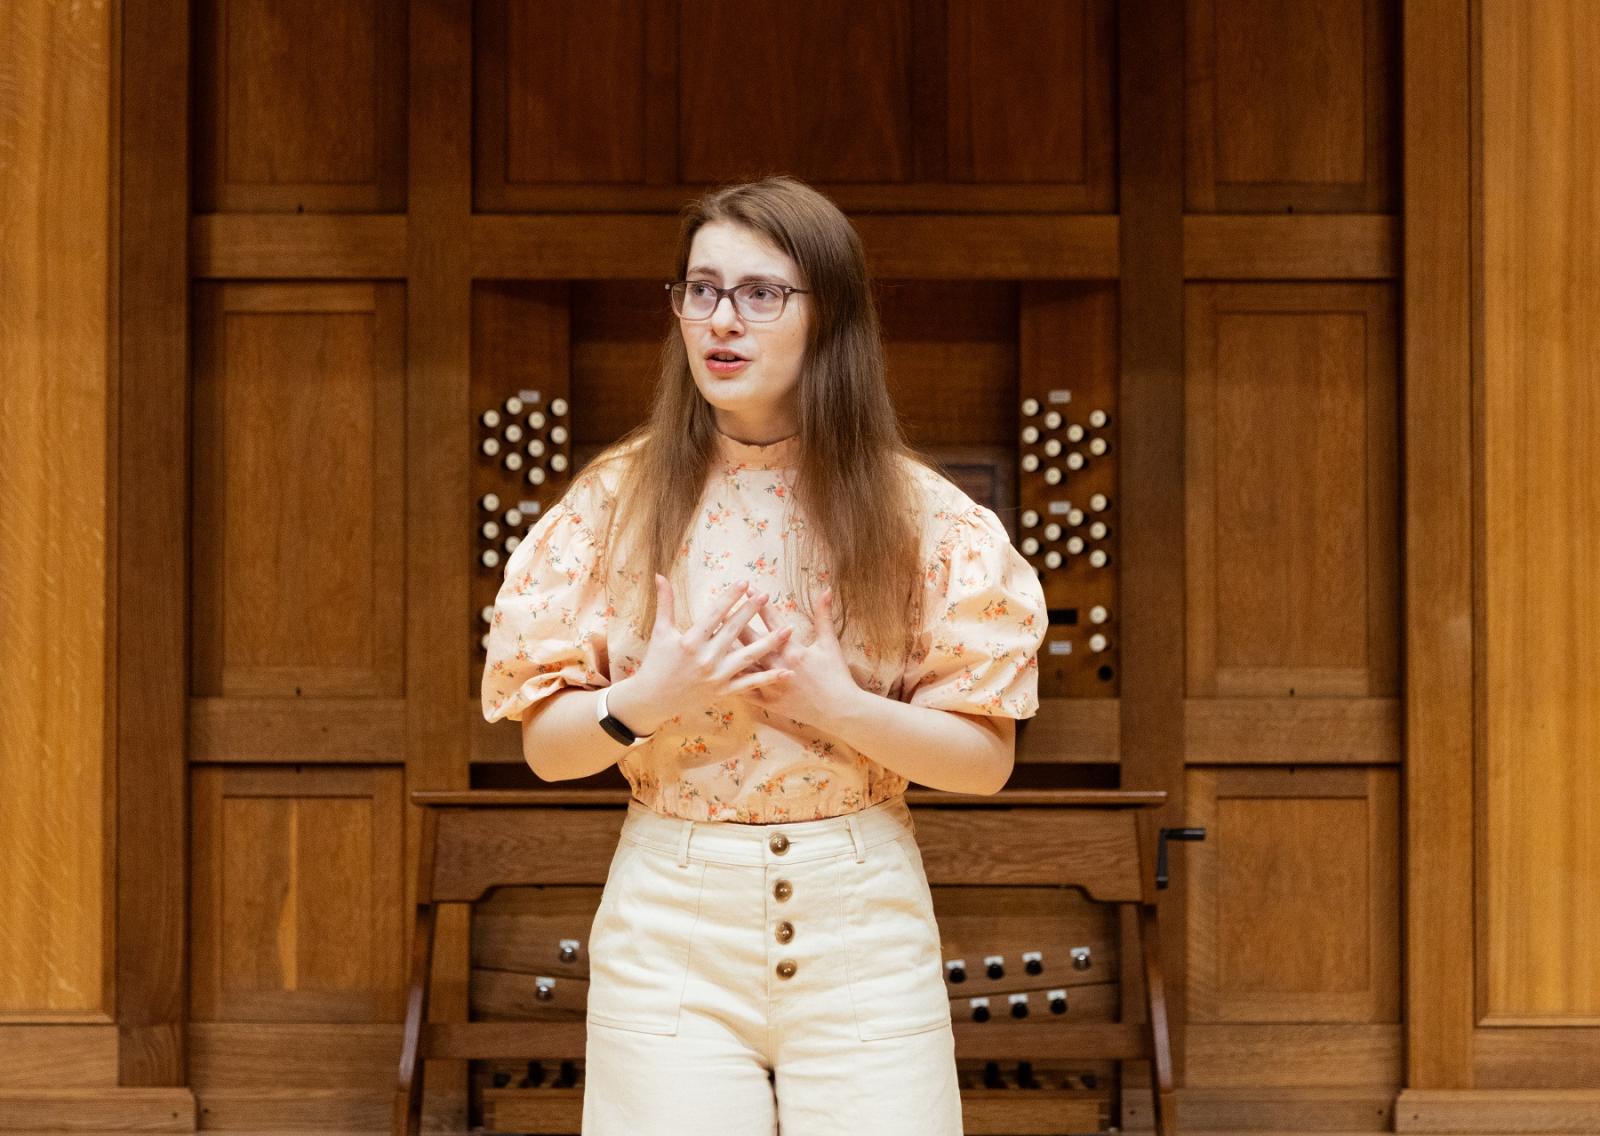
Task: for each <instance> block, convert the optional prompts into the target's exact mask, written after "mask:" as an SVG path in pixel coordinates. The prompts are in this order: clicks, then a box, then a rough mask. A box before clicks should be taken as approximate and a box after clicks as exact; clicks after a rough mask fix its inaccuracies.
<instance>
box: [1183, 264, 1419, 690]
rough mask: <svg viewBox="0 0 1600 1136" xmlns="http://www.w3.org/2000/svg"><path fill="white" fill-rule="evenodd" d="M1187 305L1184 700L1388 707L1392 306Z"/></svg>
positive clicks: (1301, 298) (1393, 493)
mask: <svg viewBox="0 0 1600 1136" xmlns="http://www.w3.org/2000/svg"><path fill="white" fill-rule="evenodd" d="M1188 297H1189V300H1188V306H1187V324H1188V332H1187V339H1188V351H1187V366H1188V370H1189V381H1188V388H1187V406H1188V414H1187V418H1186V424H1185V425H1186V431H1187V439H1188V446H1187V450H1186V463H1187V470H1188V518H1187V539H1188V560H1189V587H1188V606H1187V616H1188V693H1189V695H1190V696H1191V697H1195V698H1199V697H1221V698H1237V697H1257V698H1262V697H1273V698H1287V697H1294V696H1299V697H1318V696H1325V697H1346V698H1351V697H1353V698H1367V697H1384V696H1388V695H1392V694H1395V693H1396V692H1397V685H1398V681H1399V674H1398V670H1399V634H1398V630H1399V619H1398V606H1399V565H1398V563H1397V560H1398V556H1399V549H1398V544H1399V539H1400V534H1399V522H1398V516H1397V505H1396V501H1397V499H1398V497H1399V478H1398V469H1399V457H1398V452H1397V451H1398V444H1399V439H1398V436H1397V435H1398V427H1397V423H1396V409H1395V406H1396V401H1397V398H1398V386H1399V384H1398V382H1397V381H1396V377H1395V364H1396V354H1397V345H1396V342H1395V338H1396V337H1395V328H1394V313H1393V303H1394V297H1393V295H1392V294H1391V293H1390V291H1389V290H1388V289H1386V288H1384V287H1383V286H1381V285H1358V284H1344V285H1339V284H1217V285H1198V284H1196V285H1190V286H1189V293H1188Z"/></svg>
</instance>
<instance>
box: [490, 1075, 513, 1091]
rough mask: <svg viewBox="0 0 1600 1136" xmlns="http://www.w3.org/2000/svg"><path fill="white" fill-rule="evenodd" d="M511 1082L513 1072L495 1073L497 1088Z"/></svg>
mask: <svg viewBox="0 0 1600 1136" xmlns="http://www.w3.org/2000/svg"><path fill="white" fill-rule="evenodd" d="M510 1083H511V1074H510V1073H496V1074H495V1075H494V1087H495V1088H497V1089H503V1088H505V1087H506V1086H507V1085H509V1084H510Z"/></svg>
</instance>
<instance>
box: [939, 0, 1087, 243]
mask: <svg viewBox="0 0 1600 1136" xmlns="http://www.w3.org/2000/svg"><path fill="white" fill-rule="evenodd" d="M947 2H948V13H949V24H948V27H949V34H948V41H947V48H946V50H947V52H948V56H949V80H948V92H949V113H948V123H949V125H948V136H949V142H948V151H947V152H948V155H949V165H948V169H949V178H950V180H951V181H953V182H987V183H994V184H1039V185H1051V186H1054V187H1056V188H1057V196H1058V200H1057V201H1056V203H1055V205H1056V208H1059V209H1063V210H1083V211H1095V212H1106V211H1110V210H1113V209H1115V208H1116V161H1115V159H1116V122H1115V112H1114V109H1113V108H1114V102H1115V100H1114V98H1113V91H1114V88H1115V78H1114V74H1115V72H1114V66H1115V52H1116V7H1115V5H1113V4H1111V3H1109V2H1107V0H1068V2H1062V0H1024V2H1018V3H1008V4H1004V5H996V4H984V3H981V2H979V0H947ZM920 114H921V111H920V109H919V116H920Z"/></svg>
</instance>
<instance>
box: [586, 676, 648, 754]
mask: <svg viewBox="0 0 1600 1136" xmlns="http://www.w3.org/2000/svg"><path fill="white" fill-rule="evenodd" d="M610 693H611V688H610V687H609V686H602V687H601V688H600V701H599V702H598V703H596V704H595V711H594V716H595V720H596V721H598V722H599V723H600V728H601V729H602V730H604V731H605V732H606V733H608V734H610V735H611V736H612V737H614V738H616V739H617V741H619V742H621V743H622V744H623V745H625V746H637V745H644V743H645V742H647V741H649V740H650V739H651V738H652V737H654V736H655V735H654V734H642V735H641V734H636V733H634V732H633V731H632V730H630V729H628V727H627V726H624V725H623V724H622V723H621V722H620V721H618V720H617V719H616V718H615V717H614V716H613V715H612V713H611V711H610V710H608V709H606V697H607V696H608V695H609V694H610Z"/></svg>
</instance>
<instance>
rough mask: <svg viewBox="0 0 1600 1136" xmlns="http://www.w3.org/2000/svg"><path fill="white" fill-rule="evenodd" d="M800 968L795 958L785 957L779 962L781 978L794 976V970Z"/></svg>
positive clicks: (779, 975)
mask: <svg viewBox="0 0 1600 1136" xmlns="http://www.w3.org/2000/svg"><path fill="white" fill-rule="evenodd" d="M799 969H800V968H799V967H798V966H796V965H795V962H794V959H784V960H783V961H782V962H780V963H779V964H778V977H779V978H793V977H794V972H795V971H797V970H799Z"/></svg>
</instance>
